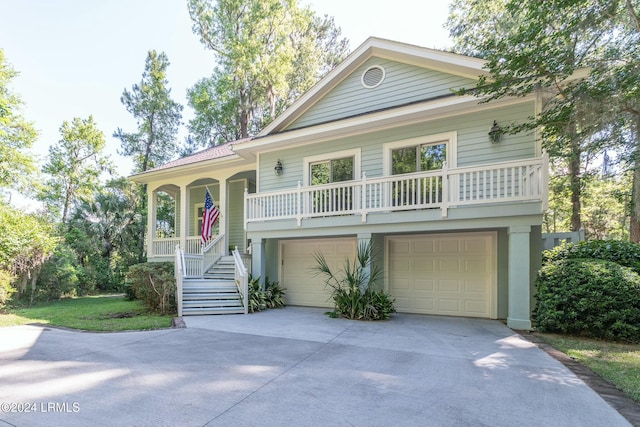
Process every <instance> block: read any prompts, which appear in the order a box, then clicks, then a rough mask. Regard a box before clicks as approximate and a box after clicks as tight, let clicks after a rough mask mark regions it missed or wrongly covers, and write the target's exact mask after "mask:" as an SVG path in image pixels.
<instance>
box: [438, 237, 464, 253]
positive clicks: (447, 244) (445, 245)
mask: <svg viewBox="0 0 640 427" xmlns="http://www.w3.org/2000/svg"><path fill="white" fill-rule="evenodd" d="M458 252H460V247H459V241H458V239H452V240H442V241H439V242H438V253H441V254H446V253H450V254H452V253H456V254H457V253H458Z"/></svg>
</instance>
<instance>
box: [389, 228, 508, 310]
mask: <svg viewBox="0 0 640 427" xmlns="http://www.w3.org/2000/svg"><path fill="white" fill-rule="evenodd" d="M387 251H388V252H387V253H388V269H389V271H388V280H389V292H390V293H391V295H392V296H393V297H395V299H396V309H397V310H398V311H399V312H404V313H420V314H440V315H453V316H470V317H486V318H495V317H496V314H497V313H496V307H495V300H496V292H497V283H496V235H495V233H490V232H488V233H464V234H438V235H413V236H397V237H388V238H387Z"/></svg>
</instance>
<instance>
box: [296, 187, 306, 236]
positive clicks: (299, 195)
mask: <svg viewBox="0 0 640 427" xmlns="http://www.w3.org/2000/svg"><path fill="white" fill-rule="evenodd" d="M296 195H297V209H296V223H297V224H298V227H300V226H301V225H302V216H303V215H304V208H305V206H303V204H302V183H301V182H300V181H298V188H297V191H296Z"/></svg>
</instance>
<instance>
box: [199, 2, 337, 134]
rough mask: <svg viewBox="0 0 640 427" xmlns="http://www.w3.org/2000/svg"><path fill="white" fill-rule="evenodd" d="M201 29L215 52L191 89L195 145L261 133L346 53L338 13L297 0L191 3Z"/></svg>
mask: <svg viewBox="0 0 640 427" xmlns="http://www.w3.org/2000/svg"><path fill="white" fill-rule="evenodd" d="M188 7H189V14H190V16H191V19H192V21H193V31H194V33H195V34H197V35H198V36H199V37H200V41H201V42H202V43H203V44H204V46H205V47H206V48H208V49H210V50H211V51H213V53H214V55H215V68H214V70H213V73H212V75H211V76H210V77H206V78H203V79H201V80H200V81H198V82H197V83H196V84H195V85H194V86H193V87H192V88H191V89H190V90H189V91H188V98H189V105H190V106H191V107H193V108H194V110H195V117H194V119H193V120H191V121H190V122H189V125H188V127H189V131H190V132H191V134H192V136H193V139H192V142H193V143H195V144H197V145H199V146H213V145H216V144H219V143H222V142H227V141H230V140H235V139H239V138H245V137H247V136H250V135H254V134H256V133H257V132H258V131H259V130H261V129H262V128H263V127H264V126H265V125H266V124H268V123H269V122H271V121H272V120H273V119H274V118H275V117H276V116H277V115H278V114H280V113H281V112H282V111H283V110H284V109H285V108H286V107H287V106H289V105H290V104H291V103H292V102H293V100H295V99H296V97H298V96H299V95H300V94H302V93H304V92H305V91H306V90H308V89H309V88H310V87H311V86H312V85H313V84H314V83H315V82H316V81H317V80H318V79H319V78H320V77H321V76H322V75H324V74H325V73H326V72H327V71H328V70H330V69H332V68H333V67H334V66H335V65H336V64H338V63H339V62H340V61H341V60H342V59H343V58H344V57H345V56H346V53H347V50H348V41H347V40H346V39H343V38H342V39H341V38H340V32H341V31H340V29H339V28H338V27H336V26H335V23H334V21H333V18H330V17H327V16H324V17H319V16H317V15H315V14H314V13H313V11H312V10H311V9H310V8H309V7H301V6H300V5H299V4H298V1H297V0H243V1H241V0H219V1H215V2H214V1H212V0H189V3H188Z"/></svg>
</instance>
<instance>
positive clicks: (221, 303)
mask: <svg viewBox="0 0 640 427" xmlns="http://www.w3.org/2000/svg"><path fill="white" fill-rule="evenodd" d="M182 307H183V308H196V307H206V308H212V307H242V302H240V300H238V299H235V300H206V301H202V300H198V301H183V302H182Z"/></svg>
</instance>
